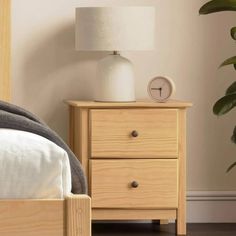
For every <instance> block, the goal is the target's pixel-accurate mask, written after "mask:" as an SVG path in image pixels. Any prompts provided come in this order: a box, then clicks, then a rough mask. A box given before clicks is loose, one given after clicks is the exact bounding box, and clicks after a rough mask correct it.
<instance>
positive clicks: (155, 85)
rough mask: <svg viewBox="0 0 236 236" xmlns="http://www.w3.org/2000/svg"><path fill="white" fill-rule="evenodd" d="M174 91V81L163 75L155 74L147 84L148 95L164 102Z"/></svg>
mask: <svg viewBox="0 0 236 236" xmlns="http://www.w3.org/2000/svg"><path fill="white" fill-rule="evenodd" d="M174 92H175V84H174V82H173V81H172V80H171V79H170V78H167V77H164V76H157V77H155V78H153V79H152V80H151V81H150V82H149V84H148V93H149V96H150V97H151V98H152V99H153V100H154V101H157V102H166V101H167V100H168V99H169V98H170V97H171V96H172V95H173V94H174Z"/></svg>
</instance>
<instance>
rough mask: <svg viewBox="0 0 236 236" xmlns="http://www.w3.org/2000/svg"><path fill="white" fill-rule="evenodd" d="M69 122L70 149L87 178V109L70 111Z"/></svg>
mask: <svg viewBox="0 0 236 236" xmlns="http://www.w3.org/2000/svg"><path fill="white" fill-rule="evenodd" d="M70 121H71V124H70V134H69V137H70V148H71V149H72V151H73V152H74V153H75V155H76V156H77V158H78V159H79V160H80V163H81V165H82V167H83V170H84V173H85V175H86V177H88V160H89V156H88V135H89V130H88V109H78V108H74V109H71V110H70Z"/></svg>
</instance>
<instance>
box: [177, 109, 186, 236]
mask: <svg viewBox="0 0 236 236" xmlns="http://www.w3.org/2000/svg"><path fill="white" fill-rule="evenodd" d="M179 129H180V130H181V132H179V197H178V198H179V202H178V210H177V234H178V235H186V110H185V109H181V110H180V111H179Z"/></svg>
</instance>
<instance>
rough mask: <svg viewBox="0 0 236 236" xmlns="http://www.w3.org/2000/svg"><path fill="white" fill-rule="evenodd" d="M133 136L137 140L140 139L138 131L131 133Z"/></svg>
mask: <svg viewBox="0 0 236 236" xmlns="http://www.w3.org/2000/svg"><path fill="white" fill-rule="evenodd" d="M131 136H132V137H134V138H137V137H138V131H137V130H133V131H132V132H131Z"/></svg>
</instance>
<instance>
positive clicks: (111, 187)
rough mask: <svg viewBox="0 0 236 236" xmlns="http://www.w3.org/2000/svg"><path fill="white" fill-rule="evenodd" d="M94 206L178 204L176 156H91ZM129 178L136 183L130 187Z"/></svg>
mask: <svg viewBox="0 0 236 236" xmlns="http://www.w3.org/2000/svg"><path fill="white" fill-rule="evenodd" d="M90 164H91V173H90V174H91V186H90V187H91V197H92V207H93V208H130V209H131V208H133V209H140V208H147V209H153V208H156V209H157V208H158V209H164V208H167V209H168V208H172V209H173V208H177V207H178V194H177V193H178V190H177V187H178V184H177V180H178V160H177V159H171V160H161V159H160V160H147V159H146V160H91V161H90ZM132 181H137V182H138V183H139V186H138V187H137V188H132V187H131V183H132Z"/></svg>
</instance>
